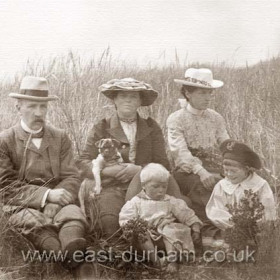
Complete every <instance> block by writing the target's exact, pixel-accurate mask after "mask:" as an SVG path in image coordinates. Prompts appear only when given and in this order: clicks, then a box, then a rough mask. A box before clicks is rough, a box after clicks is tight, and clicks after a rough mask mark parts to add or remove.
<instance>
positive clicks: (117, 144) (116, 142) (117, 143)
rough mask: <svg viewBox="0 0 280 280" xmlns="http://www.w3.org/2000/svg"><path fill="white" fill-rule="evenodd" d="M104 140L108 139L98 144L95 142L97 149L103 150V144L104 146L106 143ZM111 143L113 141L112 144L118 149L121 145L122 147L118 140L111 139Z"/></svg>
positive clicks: (101, 140) (99, 141)
mask: <svg viewBox="0 0 280 280" xmlns="http://www.w3.org/2000/svg"><path fill="white" fill-rule="evenodd" d="M104 140H106V139H100V140H98V141H97V142H95V146H96V147H97V148H101V147H102V144H103V142H104ZM111 141H112V143H113V144H114V146H115V147H117V148H119V147H120V145H121V142H120V141H118V140H116V139H111Z"/></svg>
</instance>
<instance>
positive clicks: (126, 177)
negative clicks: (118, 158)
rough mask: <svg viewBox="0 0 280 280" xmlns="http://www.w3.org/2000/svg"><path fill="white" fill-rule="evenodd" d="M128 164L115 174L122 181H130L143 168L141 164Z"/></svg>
mask: <svg viewBox="0 0 280 280" xmlns="http://www.w3.org/2000/svg"><path fill="white" fill-rule="evenodd" d="M126 165H127V166H126V167H125V168H124V169H123V170H121V171H120V172H119V173H118V174H117V175H116V176H115V178H116V179H117V180H119V181H120V182H121V183H126V182H129V181H130V180H131V179H132V178H133V177H134V176H135V174H136V173H138V172H139V171H140V170H141V166H139V165H135V164H133V163H127V164H126Z"/></svg>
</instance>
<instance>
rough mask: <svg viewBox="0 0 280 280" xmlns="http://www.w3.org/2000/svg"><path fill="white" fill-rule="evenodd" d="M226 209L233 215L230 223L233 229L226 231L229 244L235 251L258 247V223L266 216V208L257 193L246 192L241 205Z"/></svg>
mask: <svg viewBox="0 0 280 280" xmlns="http://www.w3.org/2000/svg"><path fill="white" fill-rule="evenodd" d="M226 207H227V208H228V210H229V213H230V214H231V215H232V217H231V218H230V221H231V222H232V223H233V227H231V228H229V229H227V230H226V239H227V242H228V243H229V244H230V246H231V247H232V248H233V249H236V250H242V249H244V248H246V246H250V245H252V243H253V246H256V245H257V240H256V237H257V234H258V233H259V232H260V229H259V226H258V221H260V220H261V218H262V217H263V214H264V206H263V204H262V203H261V202H260V200H259V197H258V195H257V193H253V191H252V190H251V189H250V190H244V197H243V198H241V200H240V201H239V203H236V202H235V203H234V204H233V205H230V204H227V205H226Z"/></svg>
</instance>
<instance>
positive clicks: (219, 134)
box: [216, 115, 230, 145]
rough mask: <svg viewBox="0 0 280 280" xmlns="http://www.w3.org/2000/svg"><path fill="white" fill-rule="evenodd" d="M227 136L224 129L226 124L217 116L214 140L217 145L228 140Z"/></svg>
mask: <svg viewBox="0 0 280 280" xmlns="http://www.w3.org/2000/svg"><path fill="white" fill-rule="evenodd" d="M229 138H230V137H229V135H228V132H227V129H226V123H225V120H224V118H223V117H222V116H220V115H217V131H216V139H217V144H218V145H221V143H222V142H224V141H225V140H227V139H229Z"/></svg>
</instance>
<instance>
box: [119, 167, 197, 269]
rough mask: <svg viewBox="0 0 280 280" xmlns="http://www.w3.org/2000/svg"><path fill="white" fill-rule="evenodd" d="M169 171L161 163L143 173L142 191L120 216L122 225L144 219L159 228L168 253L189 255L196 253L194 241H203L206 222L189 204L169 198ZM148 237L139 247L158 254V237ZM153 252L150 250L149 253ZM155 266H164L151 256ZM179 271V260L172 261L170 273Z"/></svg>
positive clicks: (128, 202) (144, 170)
mask: <svg viewBox="0 0 280 280" xmlns="http://www.w3.org/2000/svg"><path fill="white" fill-rule="evenodd" d="M169 176H170V174H169V172H168V171H167V170H166V169H165V168H164V167H163V166H162V165H160V164H156V163H150V164H148V165H146V166H145V167H144V168H143V169H142V171H141V173H140V181H141V186H142V191H141V192H140V193H139V194H138V195H136V196H134V197H133V198H132V199H131V200H129V201H127V202H126V204H125V205H124V206H123V208H122V209H121V212H120V214H119V223H120V226H124V225H125V224H126V223H127V222H128V221H129V220H131V219H134V218H142V219H143V220H145V221H147V222H148V224H149V225H150V226H155V227H156V228H157V233H158V234H159V236H160V238H162V240H163V243H164V246H165V249H166V252H167V258H166V259H167V261H168V254H169V256H170V254H173V256H174V253H175V254H176V253H178V252H183V251H184V252H189V251H191V250H194V245H193V241H192V237H193V239H194V242H197V241H198V240H200V227H201V226H202V222H201V221H200V220H199V219H198V217H197V216H196V215H195V213H194V211H193V210H191V209H190V208H189V207H188V206H187V204H186V203H185V202H184V201H183V200H181V199H177V198H175V197H173V196H170V195H167V194H166V190H167V185H168V180H169ZM153 237H154V235H153V234H147V241H145V242H144V243H142V244H139V246H140V247H141V249H143V250H144V251H145V252H154V250H155V246H156V245H155V238H154V239H153ZM148 250H149V251H148ZM149 257H150V260H151V261H152V262H154V263H160V262H159V259H158V258H157V256H156V255H155V254H151V255H149ZM177 269H178V264H177V263H176V262H175V261H170V262H169V263H168V266H167V271H169V272H174V271H176V270H177Z"/></svg>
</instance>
